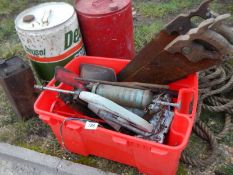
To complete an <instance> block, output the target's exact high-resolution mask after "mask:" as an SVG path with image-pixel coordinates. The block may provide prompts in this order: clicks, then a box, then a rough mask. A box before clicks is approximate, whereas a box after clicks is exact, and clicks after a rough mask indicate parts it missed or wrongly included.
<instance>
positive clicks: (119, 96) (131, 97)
mask: <svg viewBox="0 0 233 175" xmlns="http://www.w3.org/2000/svg"><path fill="white" fill-rule="evenodd" d="M92 92H93V93H95V94H98V95H101V96H103V97H105V98H108V99H110V100H112V101H114V102H115V103H117V104H119V105H121V106H127V107H132V108H139V109H144V108H146V107H147V106H148V105H149V104H150V103H151V102H152V98H153V93H152V92H151V91H150V90H140V89H132V88H126V87H119V86H111V85H104V84H95V86H93V87H92Z"/></svg>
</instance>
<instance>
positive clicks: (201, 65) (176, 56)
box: [117, 0, 233, 84]
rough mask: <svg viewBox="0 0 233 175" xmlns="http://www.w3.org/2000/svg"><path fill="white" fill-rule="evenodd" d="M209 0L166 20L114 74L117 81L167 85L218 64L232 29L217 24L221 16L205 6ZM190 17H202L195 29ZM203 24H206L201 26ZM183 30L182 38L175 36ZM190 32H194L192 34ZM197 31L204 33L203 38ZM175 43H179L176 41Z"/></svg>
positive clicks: (220, 20) (225, 53)
mask: <svg viewBox="0 0 233 175" xmlns="http://www.w3.org/2000/svg"><path fill="white" fill-rule="evenodd" d="M211 1H212V0H208V1H205V2H204V3H202V4H201V6H200V7H199V8H198V9H196V10H194V11H191V12H190V13H189V14H187V15H183V14H182V15H180V16H178V17H177V18H176V19H175V20H173V21H172V22H171V23H169V24H168V25H167V26H166V27H165V28H164V29H163V30H162V31H161V32H160V33H159V34H158V35H156V36H155V37H154V38H153V39H152V41H151V42H150V43H148V44H147V45H146V46H145V47H144V48H143V49H142V50H141V51H140V52H139V53H138V55H137V56H135V58H134V59H133V60H132V61H131V62H130V63H129V64H128V65H127V66H126V67H125V68H124V69H123V70H122V71H121V72H120V73H119V74H118V75H117V78H118V80H119V81H121V82H122V81H127V82H142V83H156V84H169V83H171V82H174V81H176V80H179V79H182V78H184V77H186V76H187V75H189V74H191V73H194V72H198V71H200V70H203V69H207V68H209V67H211V66H214V65H217V64H219V63H221V62H222V61H223V57H225V56H227V54H230V52H232V48H231V45H232V44H231V43H230V42H229V41H230V39H232V37H231V36H232V35H233V32H232V30H230V28H229V27H227V26H226V25H220V24H218V23H221V24H222V22H223V20H224V19H225V18H223V16H220V17H218V16H216V15H213V13H211V11H210V10H209V8H208V4H209V3H210V2H211ZM194 16H199V17H201V18H202V19H203V20H204V21H203V23H202V24H201V26H199V27H197V28H196V29H193V26H195V25H193V24H192V22H191V19H192V18H193V17H194ZM203 24H206V25H204V26H205V27H203ZM213 24H217V25H215V26H219V27H217V29H218V30H214V27H212V26H211V25H213ZM207 26H208V27H207ZM194 28H195V27H194ZM198 29H201V31H198ZM189 32H191V33H189ZM186 33H187V37H185V41H183V40H182V38H179V36H180V37H182V35H184V34H186ZM192 34H196V35H195V37H194V35H192ZM199 34H202V35H200V36H204V41H203V40H202V37H200V36H198V35H199ZM213 34H214V35H213ZM190 36H192V37H190ZM229 37H230V38H229ZM226 41H228V42H226ZM178 42H180V43H181V44H177V43H178ZM180 45H182V47H181V46H180ZM224 51H225V52H224ZM195 54H196V55H195Z"/></svg>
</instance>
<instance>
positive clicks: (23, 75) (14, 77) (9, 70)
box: [0, 57, 36, 120]
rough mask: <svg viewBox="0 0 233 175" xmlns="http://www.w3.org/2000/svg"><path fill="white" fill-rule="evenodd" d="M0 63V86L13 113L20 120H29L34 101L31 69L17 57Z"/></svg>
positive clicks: (32, 113)
mask: <svg viewBox="0 0 233 175" xmlns="http://www.w3.org/2000/svg"><path fill="white" fill-rule="evenodd" d="M0 62H1V63H0V84H1V86H2V87H3V89H4V91H5V93H6V95H7V98H8V99H9V101H10V103H11V105H12V107H13V109H14V111H15V112H16V114H17V116H18V117H19V118H20V119H23V120H25V119H28V118H31V117H32V116H33V115H34V110H33V105H34V102H35V100H36V95H35V94H34V89H33V85H34V83H35V79H34V76H33V73H32V70H31V68H30V67H29V65H28V64H26V63H25V62H24V61H23V60H22V59H21V58H19V57H13V58H11V59H8V60H1V61H0Z"/></svg>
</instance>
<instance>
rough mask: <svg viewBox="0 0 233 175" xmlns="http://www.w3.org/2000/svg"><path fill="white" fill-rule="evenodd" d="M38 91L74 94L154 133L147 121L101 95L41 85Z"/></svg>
mask: <svg viewBox="0 0 233 175" xmlns="http://www.w3.org/2000/svg"><path fill="white" fill-rule="evenodd" d="M34 87H35V88H36V89H40V90H49V91H55V92H59V93H65V94H72V95H77V96H78V97H79V98H80V99H81V100H83V101H85V102H86V103H88V104H94V105H96V106H98V108H99V109H100V110H104V111H107V112H110V113H111V114H113V115H116V116H118V117H120V118H122V119H124V120H126V121H128V122H130V123H132V124H133V125H134V126H135V127H136V128H138V129H140V130H142V131H145V132H152V130H153V126H152V125H151V124H150V123H149V122H147V121H146V120H144V119H142V118H141V117H139V116H137V115H136V114H134V113H132V112H130V111H128V110H127V109H125V108H123V107H122V106H120V105H118V104H116V103H114V102H112V101H111V100H108V99H106V98H104V97H101V96H100V95H97V94H93V93H91V92H86V91H81V90H77V91H68V90H62V89H56V88H53V87H43V86H39V85H35V86H34Z"/></svg>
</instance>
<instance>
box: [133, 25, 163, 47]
mask: <svg viewBox="0 0 233 175" xmlns="http://www.w3.org/2000/svg"><path fill="white" fill-rule="evenodd" d="M163 26H164V24H163V22H161V21H155V22H154V23H152V24H151V25H141V26H138V27H137V28H135V30H134V35H135V47H136V50H137V51H138V50H140V49H141V48H142V47H143V46H144V45H145V44H146V43H148V42H149V41H150V40H151V39H152V38H153V37H154V35H155V34H156V33H158V32H159V31H160V30H161V29H162V28H163Z"/></svg>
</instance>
